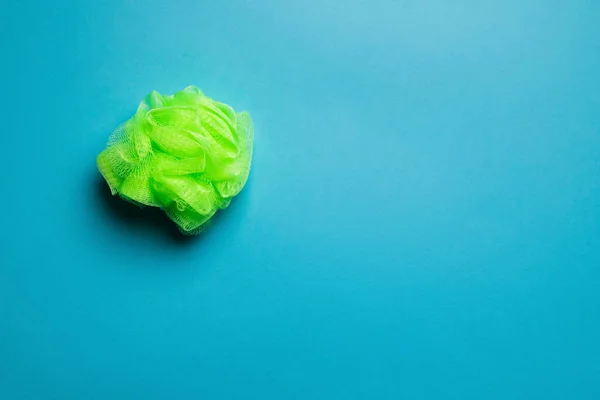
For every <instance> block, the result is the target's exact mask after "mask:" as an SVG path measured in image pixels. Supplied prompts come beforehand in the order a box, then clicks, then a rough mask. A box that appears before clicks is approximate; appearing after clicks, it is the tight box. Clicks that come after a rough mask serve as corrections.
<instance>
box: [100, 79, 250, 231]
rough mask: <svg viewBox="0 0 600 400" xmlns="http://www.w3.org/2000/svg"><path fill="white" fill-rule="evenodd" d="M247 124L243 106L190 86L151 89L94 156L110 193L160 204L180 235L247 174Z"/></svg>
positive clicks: (201, 221)
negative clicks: (237, 108)
mask: <svg viewBox="0 0 600 400" xmlns="http://www.w3.org/2000/svg"><path fill="white" fill-rule="evenodd" d="M253 139H254V130H253V126H252V119H251V118H250V114H248V113H247V112H240V113H236V112H235V111H234V110H233V109H232V108H231V107H229V106H228V105H226V104H223V103H219V102H217V101H214V100H212V99H210V98H208V97H206V96H205V95H204V94H203V93H202V92H201V91H200V89H198V88H196V87H194V86H190V87H188V88H186V89H184V90H182V91H180V92H177V93H175V94H174V95H173V96H163V95H160V94H159V93H158V92H155V91H154V92H152V93H150V94H149V95H148V96H146V98H145V99H144V100H143V101H142V102H141V103H140V105H139V107H138V110H137V112H136V114H135V115H134V116H133V118H131V119H130V120H129V121H127V122H125V123H124V124H123V125H121V126H120V127H119V128H117V130H115V131H114V132H113V134H112V135H111V136H110V139H109V142H108V146H107V148H106V149H105V150H104V151H102V153H100V155H99V156H98V159H97V164H98V169H99V170H100V173H101V174H102V176H103V177H104V179H105V180H106V182H107V183H108V186H109V187H110V190H111V192H112V194H113V195H116V194H118V195H119V196H121V197H122V198H123V199H125V200H127V201H130V202H132V203H135V204H137V205H140V206H153V207H160V208H161V209H163V210H164V211H165V212H166V214H167V215H168V216H169V218H171V219H172V220H173V221H174V222H175V223H176V224H177V226H178V227H179V229H180V230H181V231H182V232H183V233H185V234H196V233H199V232H201V231H202V230H203V229H204V227H205V226H206V223H207V222H208V221H209V220H210V219H211V218H212V217H213V216H214V215H215V213H216V212H217V211H218V210H220V209H224V208H226V207H227V206H228V205H229V203H230V202H231V199H232V198H233V197H234V196H235V195H237V194H238V193H239V192H240V191H241V190H242V188H243V187H244V185H245V184H246V181H247V179H248V174H249V172H250V163H251V161H252V145H253Z"/></svg>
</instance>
